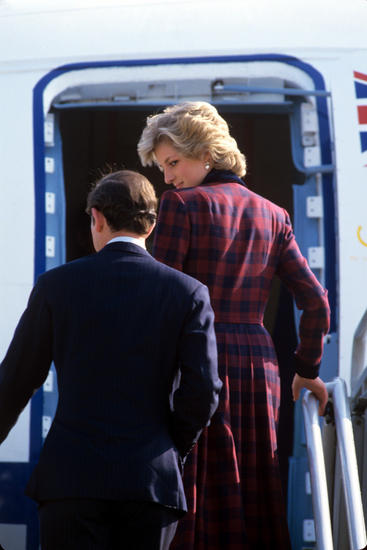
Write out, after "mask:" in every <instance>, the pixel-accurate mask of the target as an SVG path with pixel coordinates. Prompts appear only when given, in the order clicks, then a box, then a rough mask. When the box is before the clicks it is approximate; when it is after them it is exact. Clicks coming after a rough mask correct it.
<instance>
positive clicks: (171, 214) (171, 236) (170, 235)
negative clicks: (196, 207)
mask: <svg viewBox="0 0 367 550" xmlns="http://www.w3.org/2000/svg"><path fill="white" fill-rule="evenodd" d="M190 232H191V225H190V219H189V214H188V212H187V209H186V204H185V202H184V201H183V199H182V197H181V196H180V193H179V192H177V191H166V192H165V193H164V194H163V195H162V198H161V203H160V207H159V214H158V220H157V226H156V228H155V233H154V241H153V250H152V253H153V256H154V257H155V259H156V260H158V261H160V262H162V263H164V264H166V265H169V266H171V267H174V268H175V269H178V270H179V271H184V263H185V258H186V255H187V251H188V249H189V245H190Z"/></svg>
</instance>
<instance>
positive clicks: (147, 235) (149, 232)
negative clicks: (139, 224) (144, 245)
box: [144, 222, 156, 239]
mask: <svg viewBox="0 0 367 550" xmlns="http://www.w3.org/2000/svg"><path fill="white" fill-rule="evenodd" d="M155 224H156V222H154V223H153V225H152V227H151V228H150V229H149V230H148V231H147V233H146V234H145V235H144V238H145V239H147V238H148V237H149V235H150V234H151V232H152V231H153V229H154V228H155Z"/></svg>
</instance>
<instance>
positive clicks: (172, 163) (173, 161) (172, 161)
mask: <svg viewBox="0 0 367 550" xmlns="http://www.w3.org/2000/svg"><path fill="white" fill-rule="evenodd" d="M177 163H178V160H171V162H170V163H169V164H170V166H172V167H173V166H176V164H177Z"/></svg>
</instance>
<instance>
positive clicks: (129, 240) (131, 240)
mask: <svg viewBox="0 0 367 550" xmlns="http://www.w3.org/2000/svg"><path fill="white" fill-rule="evenodd" d="M111 243H133V244H137V245H138V246H141V248H144V250H146V247H145V243H144V241H142V240H141V239H137V238H135V237H128V236H127V235H124V236H119V237H114V238H113V239H111V240H110V241H108V243H107V244H111Z"/></svg>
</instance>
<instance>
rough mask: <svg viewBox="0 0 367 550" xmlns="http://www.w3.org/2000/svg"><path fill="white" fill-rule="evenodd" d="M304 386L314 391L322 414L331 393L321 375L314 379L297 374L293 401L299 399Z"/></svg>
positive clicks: (294, 379) (293, 387)
mask: <svg viewBox="0 0 367 550" xmlns="http://www.w3.org/2000/svg"><path fill="white" fill-rule="evenodd" d="M302 388H306V389H307V390H310V391H312V393H313V394H314V395H315V397H316V399H318V401H319V415H320V416H322V415H323V414H324V411H325V407H326V404H327V402H328V399H329V394H328V391H327V389H326V386H325V384H324V382H323V381H322V380H321V378H319V377H317V378H315V379H314V380H312V379H310V378H302V376H300V375H299V374H295V375H294V378H293V383H292V393H293V401H297V399H298V398H299V396H300V393H301V390H302Z"/></svg>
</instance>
